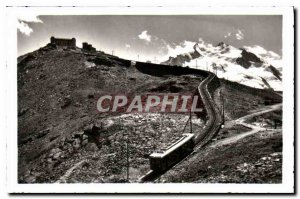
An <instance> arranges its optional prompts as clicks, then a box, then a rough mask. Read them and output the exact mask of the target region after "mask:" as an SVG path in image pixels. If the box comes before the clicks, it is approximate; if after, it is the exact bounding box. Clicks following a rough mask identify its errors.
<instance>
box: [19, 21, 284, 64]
mask: <svg viewBox="0 0 300 199" xmlns="http://www.w3.org/2000/svg"><path fill="white" fill-rule="evenodd" d="M51 36H54V37H58V38H73V37H75V38H76V42H77V43H76V45H77V46H78V47H82V42H88V43H90V44H92V45H93V46H94V47H96V49H97V50H102V51H104V52H106V53H109V54H112V53H113V54H114V55H117V56H120V57H123V58H127V59H132V60H139V61H148V60H149V61H152V62H160V61H164V60H166V59H167V58H168V57H169V55H170V52H171V51H172V50H174V49H176V47H178V46H181V47H182V46H183V45H184V44H185V43H186V41H190V42H197V41H199V40H203V41H205V42H207V43H211V44H213V45H217V44H218V43H219V42H224V43H227V44H230V45H232V46H235V47H237V48H242V47H245V46H258V47H260V48H263V49H265V50H267V51H270V52H274V53H276V54H278V55H279V56H281V54H282V16H279V15H278V16H272V15H226V16H224V15H170V16H153V15H152V16H150V15H148V16H141V15H136V16H128V15H126V16H124V15H123V16H122V15H119V16H117V15H77V16H70V15H69V16H67V15H56V16H55V15H47V16H46V15H42V16H19V20H18V55H23V54H25V53H28V52H32V51H34V50H37V49H38V48H40V47H42V46H45V45H46V44H47V43H49V42H50V37H51Z"/></svg>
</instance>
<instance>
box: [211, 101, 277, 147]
mask: <svg viewBox="0 0 300 199" xmlns="http://www.w3.org/2000/svg"><path fill="white" fill-rule="evenodd" d="M280 108H282V104H275V105H272V106H269V107H268V109H267V110H263V111H258V112H255V113H251V114H249V115H246V116H243V117H240V118H238V119H236V120H233V121H230V122H228V125H226V126H227V127H230V126H232V125H234V124H241V125H243V126H245V127H248V128H251V129H252V130H250V131H248V132H245V133H243V134H239V135H235V136H232V137H229V138H225V139H224V140H221V141H219V142H217V143H215V144H212V145H210V147H220V146H223V145H227V144H231V143H234V142H237V141H239V140H241V139H243V138H245V137H247V136H250V135H253V134H255V133H258V132H260V131H262V130H266V129H265V128H263V127H260V126H256V125H253V124H248V123H246V122H245V121H246V120H247V119H250V118H252V117H255V116H259V115H262V114H264V113H268V112H272V111H275V110H279V109H280Z"/></svg>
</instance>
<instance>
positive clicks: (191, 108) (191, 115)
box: [190, 108, 193, 133]
mask: <svg viewBox="0 0 300 199" xmlns="http://www.w3.org/2000/svg"><path fill="white" fill-rule="evenodd" d="M192 125H193V123H192V108H190V131H191V133H193V129H192Z"/></svg>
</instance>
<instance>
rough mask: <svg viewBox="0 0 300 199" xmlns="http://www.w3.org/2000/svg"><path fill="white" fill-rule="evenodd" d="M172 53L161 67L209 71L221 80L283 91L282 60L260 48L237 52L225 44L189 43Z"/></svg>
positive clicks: (237, 49) (255, 47)
mask: <svg viewBox="0 0 300 199" xmlns="http://www.w3.org/2000/svg"><path fill="white" fill-rule="evenodd" d="M169 52H170V57H169V59H168V60H167V61H164V62H162V63H161V64H166V65H180V66H189V67H191V68H198V69H203V70H209V71H211V72H214V73H215V74H217V76H218V77H219V78H225V79H228V80H231V81H235V82H239V83H241V84H244V85H247V86H251V87H255V88H265V89H273V90H276V91H282V79H281V78H282V66H281V57H280V56H279V55H277V54H276V53H274V52H272V51H267V50H265V49H264V48H262V47H260V46H253V47H247V46H245V47H243V48H236V47H234V46H231V45H228V44H225V43H223V42H221V43H219V44H218V45H217V46H213V45H212V44H209V43H205V42H204V41H203V40H200V41H199V42H197V43H196V42H188V41H185V42H184V43H183V45H181V46H177V47H176V48H173V49H171V50H170V51H169Z"/></svg>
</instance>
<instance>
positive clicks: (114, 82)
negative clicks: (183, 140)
mask: <svg viewBox="0 0 300 199" xmlns="http://www.w3.org/2000/svg"><path fill="white" fill-rule="evenodd" d="M193 56H194V57H196V56H198V55H197V54H196V53H195V54H194V55H193ZM160 67H163V66H160ZM203 79H204V77H202V76H201V75H200V76H199V75H198V76H195V75H192V74H190V75H178V76H175V75H165V76H154V75H149V74H145V73H143V72H141V71H139V70H137V68H136V67H134V66H132V65H131V63H130V62H128V61H127V60H121V59H119V58H118V57H115V56H111V55H107V54H105V53H103V52H95V53H89V52H85V51H82V49H79V48H61V47H57V46H55V45H50V44H49V45H47V46H45V47H43V48H40V49H38V50H37V51H34V52H32V53H28V54H26V55H23V56H20V57H19V58H18V178H19V182H20V183H53V182H68V183H72V182H87V183H93V182H94V183H96V182H125V181H126V165H127V162H126V158H125V157H126V155H127V154H129V164H130V166H129V172H130V180H131V181H136V180H137V179H138V178H139V177H141V176H142V175H143V174H145V173H146V172H147V171H148V170H149V161H148V156H149V154H150V153H151V152H153V151H154V150H156V149H159V148H161V147H163V146H165V145H168V144H169V143H171V142H173V141H174V139H176V138H178V137H179V136H180V135H181V134H182V133H184V132H183V131H182V130H183V127H184V126H185V124H186V121H187V118H188V116H187V115H183V114H181V115H177V114H158V113H151V114H139V113H132V114H120V113H116V114H111V113H110V114H100V113H99V112H98V111H97V109H96V106H97V99H98V97H99V96H101V95H103V94H111V93H127V94H130V95H134V94H144V93H150V94H151V93H160V94H167V93H179V94H180V93H184V94H186V93H194V92H195V90H196V89H197V87H198V85H199V83H200V82H201V81H202V80H203ZM221 82H222V85H221V87H222V88H224V96H225V95H226V97H228V100H227V101H226V102H225V106H226V111H227V110H231V109H236V110H238V109H239V110H240V111H239V112H233V113H228V114H227V113H226V116H227V117H229V118H230V117H232V118H234V117H236V115H238V116H242V115H243V114H246V113H247V112H248V111H250V110H251V109H253V107H256V108H257V107H262V106H264V104H265V102H266V101H270V100H271V101H272V100H273V99H276V100H277V101H278V95H276V94H274V93H273V92H271V91H268V92H265V90H260V89H254V88H250V87H247V86H243V85H240V84H237V83H232V82H229V81H226V80H222V81H221ZM232 94H233V95H234V97H235V98H236V99H233V97H230V96H231V95H232ZM213 96H214V98H215V99H216V101H218V100H219V99H220V95H219V90H218V91H216V92H215V93H214V94H213ZM219 104H220V103H219ZM203 125H204V121H203V120H201V119H200V118H196V117H195V116H194V118H193V129H202V127H203ZM186 131H187V132H189V129H188V128H187V129H186ZM126 146H127V147H126Z"/></svg>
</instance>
